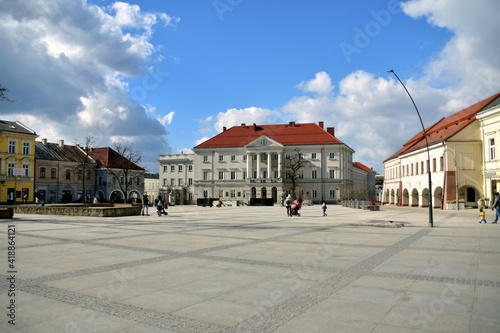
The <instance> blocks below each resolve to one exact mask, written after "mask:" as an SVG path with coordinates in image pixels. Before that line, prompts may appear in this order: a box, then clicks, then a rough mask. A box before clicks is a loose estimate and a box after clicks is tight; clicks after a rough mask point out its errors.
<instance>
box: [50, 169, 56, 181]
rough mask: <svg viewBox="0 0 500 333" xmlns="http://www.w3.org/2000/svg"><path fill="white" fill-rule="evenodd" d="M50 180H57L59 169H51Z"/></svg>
mask: <svg viewBox="0 0 500 333" xmlns="http://www.w3.org/2000/svg"><path fill="white" fill-rule="evenodd" d="M50 178H52V179H55V178H57V169H56V168H50Z"/></svg>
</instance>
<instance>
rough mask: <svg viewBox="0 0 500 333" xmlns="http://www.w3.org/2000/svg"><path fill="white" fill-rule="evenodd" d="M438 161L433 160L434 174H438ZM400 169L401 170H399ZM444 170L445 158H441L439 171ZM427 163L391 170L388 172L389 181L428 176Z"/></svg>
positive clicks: (422, 162) (417, 163)
mask: <svg viewBox="0 0 500 333" xmlns="http://www.w3.org/2000/svg"><path fill="white" fill-rule="evenodd" d="M437 167H438V166H437V160H436V159H435V158H433V159H432V172H437ZM398 169H399V170H398ZM443 170H444V157H443V156H441V157H440V158H439V171H443ZM427 173H428V170H427V161H425V162H424V161H420V162H416V163H411V164H406V165H403V166H400V167H393V168H389V169H388V170H387V172H386V178H387V179H395V178H399V177H400V176H399V175H401V177H409V176H418V175H423V174H427Z"/></svg>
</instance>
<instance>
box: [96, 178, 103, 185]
mask: <svg viewBox="0 0 500 333" xmlns="http://www.w3.org/2000/svg"><path fill="white" fill-rule="evenodd" d="M97 184H98V185H102V177H101V176H99V177H97Z"/></svg>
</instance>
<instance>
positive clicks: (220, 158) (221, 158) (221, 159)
mask: <svg viewBox="0 0 500 333" xmlns="http://www.w3.org/2000/svg"><path fill="white" fill-rule="evenodd" d="M219 162H224V155H222V154H221V155H219Z"/></svg>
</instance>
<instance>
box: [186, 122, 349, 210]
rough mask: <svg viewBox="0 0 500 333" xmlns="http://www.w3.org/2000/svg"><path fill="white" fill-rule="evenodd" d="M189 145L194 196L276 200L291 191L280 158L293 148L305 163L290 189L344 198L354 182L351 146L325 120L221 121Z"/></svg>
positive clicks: (317, 197) (316, 198)
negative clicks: (204, 137) (218, 130)
mask: <svg viewBox="0 0 500 333" xmlns="http://www.w3.org/2000/svg"><path fill="white" fill-rule="evenodd" d="M193 151H194V156H193V163H194V166H195V167H194V175H193V193H194V198H195V199H203V198H221V199H222V200H223V201H232V202H243V203H250V202H252V201H256V200H257V201H259V200H261V201H263V199H272V201H273V202H274V203H276V202H278V203H279V202H280V201H281V200H282V199H283V197H284V196H285V195H286V194H288V193H290V192H291V187H290V184H289V182H288V181H287V179H286V175H285V172H284V169H283V168H284V164H285V163H284V162H285V160H287V159H292V158H293V157H294V156H295V155H297V154H300V158H301V159H302V160H303V161H305V162H306V163H304V166H303V167H302V168H300V170H299V176H298V177H297V182H296V187H295V193H293V194H292V195H294V196H296V197H297V196H299V195H300V196H302V197H303V199H304V200H305V202H311V203H320V202H322V201H326V202H333V201H335V200H336V199H337V198H340V199H342V198H348V196H349V194H348V193H349V191H350V189H351V188H352V186H353V168H354V165H353V160H352V157H353V153H354V150H353V149H352V148H350V147H349V146H348V145H346V144H345V143H343V142H342V141H340V140H339V139H338V138H336V137H335V132H334V128H333V127H328V128H326V129H324V123H323V122H319V123H318V124H316V123H295V122H289V123H287V124H273V125H257V124H251V125H248V124H241V125H240V126H233V127H231V128H228V129H227V128H225V127H224V128H223V131H222V132H221V133H219V134H218V135H216V136H214V137H212V138H210V139H208V140H206V141H205V142H203V143H201V144H199V145H197V146H196V147H194V148H193Z"/></svg>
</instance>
